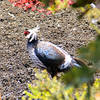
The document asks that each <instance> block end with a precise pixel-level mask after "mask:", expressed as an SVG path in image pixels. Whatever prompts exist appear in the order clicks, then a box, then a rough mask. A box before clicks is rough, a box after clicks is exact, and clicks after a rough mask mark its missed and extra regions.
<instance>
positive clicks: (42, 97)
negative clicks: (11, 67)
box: [22, 70, 100, 100]
mask: <svg viewBox="0 0 100 100" xmlns="http://www.w3.org/2000/svg"><path fill="white" fill-rule="evenodd" d="M36 78H37V79H35V80H33V84H28V89H29V91H24V93H25V95H26V96H23V97H22V100H26V97H27V96H28V97H29V100H32V99H35V100H75V98H76V99H77V100H87V96H86V95H87V89H88V86H87V84H86V83H82V84H81V85H80V87H78V88H75V87H73V85H71V86H67V84H64V83H62V81H61V80H58V79H57V78H56V77H54V78H53V79H50V77H49V76H48V74H47V72H46V71H42V72H39V71H38V70H37V71H36ZM99 90H100V79H96V80H95V82H94V84H93V86H91V94H90V95H91V97H90V99H89V100H94V98H96V97H95V94H96V93H100V91H99Z"/></svg>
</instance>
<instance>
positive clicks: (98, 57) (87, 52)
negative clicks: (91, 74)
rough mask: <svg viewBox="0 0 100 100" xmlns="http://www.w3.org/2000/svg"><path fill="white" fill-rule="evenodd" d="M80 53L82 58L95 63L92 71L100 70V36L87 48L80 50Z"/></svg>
mask: <svg viewBox="0 0 100 100" xmlns="http://www.w3.org/2000/svg"><path fill="white" fill-rule="evenodd" d="M79 52H80V57H81V58H84V59H87V60H88V61H90V62H92V63H93V68H92V69H94V70H100V35H98V36H97V38H96V40H95V41H92V42H91V43H89V44H88V46H87V47H82V48H80V50H79Z"/></svg>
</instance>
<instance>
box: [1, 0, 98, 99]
mask: <svg viewBox="0 0 100 100" xmlns="http://www.w3.org/2000/svg"><path fill="white" fill-rule="evenodd" d="M78 14H79V13H78V12H77V11H75V10H71V9H65V10H62V11H60V12H57V13H56V14H55V15H50V16H46V17H42V16H41V15H40V14H38V15H37V14H36V12H32V11H27V12H25V11H23V10H22V9H19V8H17V7H13V6H12V5H11V4H10V3H9V2H8V1H7V0H1V1H0V93H1V95H2V99H4V100H20V97H21V96H22V95H23V91H24V90H25V89H27V86H26V84H27V83H30V82H31V81H32V80H34V78H35V76H34V74H35V72H34V70H33V68H34V67H35V66H34V63H32V62H31V60H30V58H29V56H28V53H27V49H26V43H27V40H26V39H25V37H24V35H23V32H24V30H25V29H31V28H33V27H35V26H37V25H39V26H40V32H39V37H40V38H41V39H42V40H47V41H51V42H53V43H55V44H56V45H58V46H60V47H62V48H64V49H65V50H66V51H68V52H69V53H70V54H72V55H75V56H77V53H76V50H77V49H78V48H80V47H81V46H83V45H86V44H87V43H88V42H89V41H90V40H93V39H94V37H95V35H96V32H95V31H94V30H93V29H91V28H90V27H89V24H88V21H87V20H86V19H85V18H84V19H82V20H80V21H79V20H77V15H78Z"/></svg>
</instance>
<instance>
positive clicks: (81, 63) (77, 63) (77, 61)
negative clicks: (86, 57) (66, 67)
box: [71, 57, 87, 68]
mask: <svg viewBox="0 0 100 100" xmlns="http://www.w3.org/2000/svg"><path fill="white" fill-rule="evenodd" d="M71 65H72V66H75V67H78V68H81V67H87V63H86V62H85V61H83V60H82V59H80V58H77V57H73V58H72V61H71Z"/></svg>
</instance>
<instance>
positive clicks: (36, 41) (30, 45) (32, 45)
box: [28, 39, 38, 48]
mask: <svg viewBox="0 0 100 100" xmlns="http://www.w3.org/2000/svg"><path fill="white" fill-rule="evenodd" d="M37 43H38V39H37V40H32V41H31V42H30V39H28V48H30V47H31V48H35V47H36V46H37Z"/></svg>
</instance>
